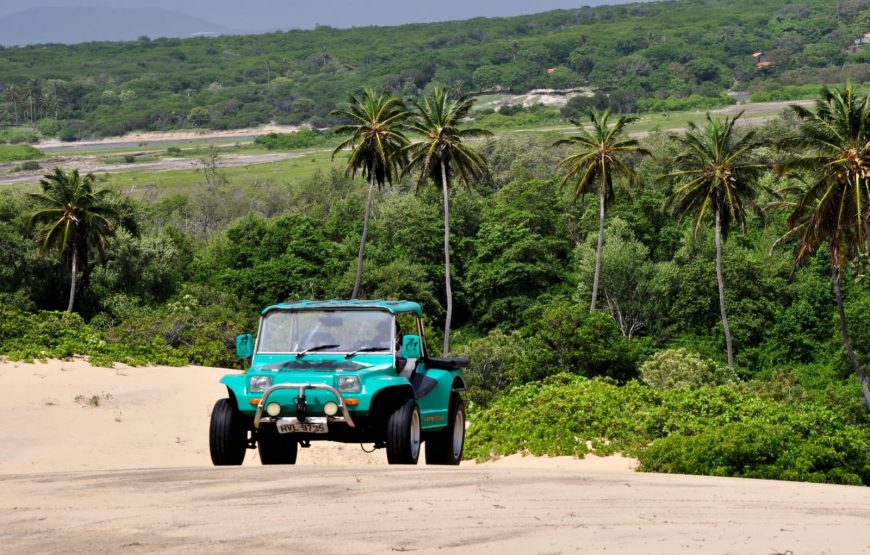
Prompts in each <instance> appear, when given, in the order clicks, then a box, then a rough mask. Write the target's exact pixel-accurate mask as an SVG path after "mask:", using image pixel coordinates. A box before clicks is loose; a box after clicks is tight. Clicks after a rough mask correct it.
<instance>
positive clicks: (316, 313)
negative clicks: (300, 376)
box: [257, 310, 393, 353]
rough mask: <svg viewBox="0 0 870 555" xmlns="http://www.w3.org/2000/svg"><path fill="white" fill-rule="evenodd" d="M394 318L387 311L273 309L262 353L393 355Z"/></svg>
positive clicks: (266, 322) (268, 316) (265, 326)
mask: <svg viewBox="0 0 870 555" xmlns="http://www.w3.org/2000/svg"><path fill="white" fill-rule="evenodd" d="M392 336H393V316H392V314H390V313H389V312H387V311H383V310H342V311H337V310H299V311H290V310H272V311H270V312H269V313H267V314H266V315H265V316H263V320H262V322H261V323H260V337H259V342H258V344H257V352H258V353H307V352H318V353H352V352H355V351H364V352H391V350H392V346H393V342H392V340H391V339H392Z"/></svg>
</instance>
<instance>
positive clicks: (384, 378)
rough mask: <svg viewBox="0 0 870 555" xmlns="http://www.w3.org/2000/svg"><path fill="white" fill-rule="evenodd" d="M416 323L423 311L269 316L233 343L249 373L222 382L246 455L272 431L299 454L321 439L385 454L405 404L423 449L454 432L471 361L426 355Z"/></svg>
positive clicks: (317, 306)
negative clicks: (243, 432)
mask: <svg viewBox="0 0 870 555" xmlns="http://www.w3.org/2000/svg"><path fill="white" fill-rule="evenodd" d="M422 317H423V312H422V309H421V308H420V305H419V304H417V303H415V302H410V301H384V300H372V301H359V300H351V301H337V300H330V301H300V302H293V303H283V304H276V305H272V306H269V307H267V308H265V309H264V310H263V311H262V313H261V319H260V325H259V330H258V333H257V337H256V341H254V340H253V336H251V335H243V336H239V338H238V341H237V347H238V349H237V350H238V354H239V355H240V356H242V357H244V358H246V359H249V364H248V365H247V366H248V367H247V370H246V371H245V372H244V373H241V374H229V375H226V376H224V377H223V378H222V379H221V383H222V384H223V385H225V386H226V388H227V392H228V403H229V405H230V406H231V407H232V408H233V409H234V410H235V411H237V413H238V416H239V417H238V418H237V420H238V421H239V422H242V423H243V425H244V427H246V428H247V429H248V430H249V435H248V438H247V447H248V448H253V447H255V444H256V443H257V442H258V441H259V440H260V439H261V438H263V437H265V436H270V435H273V436H274V435H275V434H277V433H281V434H283V435H281V438H282V439H288V438H292V440H294V441H298V442H299V443H300V444H301V445H302V446H303V447H307V446H308V444H309V442H311V441H318V440H327V441H340V442H348V443H369V442H371V443H374V444H375V446H376V447H382V446H386V445H387V443H388V441H389V438H388V435H389V431H388V428H389V425H388V424H389V421H390V419H391V418H394V416H393V414H394V413H395V412H396V411H397V410H398V407H401V406H403V404H407V403H412V404H413V405H414V406H416V410H417V411H418V415H419V416H418V417H417V418H418V419H419V433H421V434H422V436H421V438H420V439H419V442H423V441H425V440H426V438H427V437H435V436H438V435H439V434H441V435H445V434H449V433H452V432H450V430H446V431H445V429H446V428H447V427H448V426H449V425H455V426H456V427H457V428H458V424H455V422H454V421H455V419H456V417H455V413H456V411H457V410H458V409H457V403H460V402H461V400H460V399H459V392H461V391H463V390H464V389H465V377H464V375H463V371H462V368H463V367H464V366H466V364H467V361H466V360H464V359H457V358H439V357H432V356H429V355H428V353H427V351H426V344H425V339H424V335H423V333H424V330H423V320H422ZM400 321H401V322H402V323H403V324H404V326H405V329H404V330H401V329H400V325H399V322H400ZM409 328H411V329H409ZM318 338H320V339H318ZM451 415H454V416H451ZM461 416H462V425H463V431H462V439H463V441H464V412H463V413H462V414H461ZM457 433H458V432H457ZM213 435H214V434H213ZM439 437H440V436H439ZM445 441H446V440H445ZM433 443H434V441H433ZM454 443H455V442H454ZM294 448H295V447H294ZM213 452H214V447H213ZM460 453H461V445H460ZM213 459H214V455H213ZM294 460H295V455H294ZM415 462H416V460H415ZM216 464H218V462H217V461H216Z"/></svg>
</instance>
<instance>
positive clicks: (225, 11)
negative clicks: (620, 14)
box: [0, 0, 642, 31]
mask: <svg viewBox="0 0 870 555" xmlns="http://www.w3.org/2000/svg"><path fill="white" fill-rule="evenodd" d="M628 1H630V0H440V1H439V2H423V1H421V0H25V2H21V1H20V0H0V17H2V16H5V15H9V14H12V13H16V12H20V11H23V10H25V9H28V8H37V7H55V6H57V7H81V6H107V7H115V8H163V9H167V10H173V11H178V12H185V13H187V14H190V15H193V16H196V17H199V18H201V19H204V20H206V21H210V22H212V23H217V24H219V25H222V26H224V27H228V28H230V29H233V30H238V31H275V30H279V29H281V30H285V29H300V28H301V29H309V28H312V27H314V25H316V24H320V25H331V26H333V27H352V26H366V25H398V24H402V23H417V22H427V21H446V20H454V19H469V18H472V17H477V16H483V17H498V16H511V15H522V14H530V13H538V12H543V11H547V10H554V9H560V8H577V7H580V6H592V5H600V4H624V3H627V2H628ZM634 1H637V0H634ZM641 1H642V0H641Z"/></svg>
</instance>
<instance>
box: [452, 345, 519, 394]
mask: <svg viewBox="0 0 870 555" xmlns="http://www.w3.org/2000/svg"><path fill="white" fill-rule="evenodd" d="M525 347H526V340H525V339H524V338H523V337H522V336H521V335H520V334H519V333H518V332H513V333H511V334H509V335H508V334H505V333H503V332H502V331H500V330H493V331H491V332H489V335H487V336H486V337H482V338H480V339H475V340H473V341H471V342H469V343H468V344H467V345H463V346H462V347H460V348H459V349H458V351H457V354H458V355H459V356H462V357H467V358H468V359H469V361H470V365H469V367H468V369H467V370H466V371H465V381H466V384H467V386H468V391H467V392H466V393H465V396H464V398H465V400H466V402H470V403H471V404H472V405H473V406H475V407H486V406H487V405H489V403H490V402H491V401H492V400H493V399H494V398H495V396H496V395H498V394H499V393H500V392H502V391H507V390H508V389H509V388H510V386H512V385H514V384H515V383H518V381H519V370H520V368H522V366H523V359H524V358H525V355H526V353H525Z"/></svg>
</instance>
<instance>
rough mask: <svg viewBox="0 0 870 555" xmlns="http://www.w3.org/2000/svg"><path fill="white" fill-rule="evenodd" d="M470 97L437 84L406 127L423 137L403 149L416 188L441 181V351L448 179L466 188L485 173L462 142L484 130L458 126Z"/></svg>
mask: <svg viewBox="0 0 870 555" xmlns="http://www.w3.org/2000/svg"><path fill="white" fill-rule="evenodd" d="M473 103H474V99H472V98H469V97H468V96H465V95H452V94H451V93H450V92H449V91H448V90H447V89H446V88H443V87H437V88H435V89H434V90H433V91H432V93H431V94H429V95H428V96H426V97H424V98H422V99H420V100H418V101H417V102H415V103H414V107H415V108H416V112H417V113H416V114H415V117H414V118H413V119H412V120H411V123H410V125H409V126H408V127H409V129H410V130H412V131H414V132H415V133H419V134H420V135H422V136H423V138H422V139H421V140H420V141H417V142H415V143H414V144H412V145H410V146H409V147H408V148H407V151H408V153H409V155H410V162H409V164H408V166H407V168H406V171H412V170H413V171H416V172H418V178H417V189H418V190H419V189H420V187H422V186H423V185H424V184H425V183H426V181H427V180H429V179H431V180H432V182H433V183H438V182H439V181H440V182H441V194H442V196H443V199H444V286H445V290H446V296H447V315H446V320H445V322H444V344H443V350H442V352H443V354H444V355H447V353H449V352H450V322H451V319H452V318H453V288H452V284H451V280H450V197H449V192H448V191H449V189H450V180H451V179H453V178H456V179H458V180H459V182H460V183H462V185H464V186H465V187H466V188H469V187H470V183H471V181H472V180H473V179H477V178H479V177H481V176H483V175H485V174H487V173H488V171H489V167H488V163H487V161H486V159H485V158H484V157H483V156H481V155H480V154H479V153H478V152H477V151H475V150H474V149H472V148H471V147H470V146H468V145H467V144H465V143H464V142H463V141H465V140H466V139H472V138H476V137H486V136H489V135H492V133H491V132H490V131H488V130H486V129H476V128H460V127H459V125H460V123H461V122H462V120H463V118H465V117H466V116H467V115H468V112H469V111H470V110H471V106H472V104H473Z"/></svg>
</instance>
